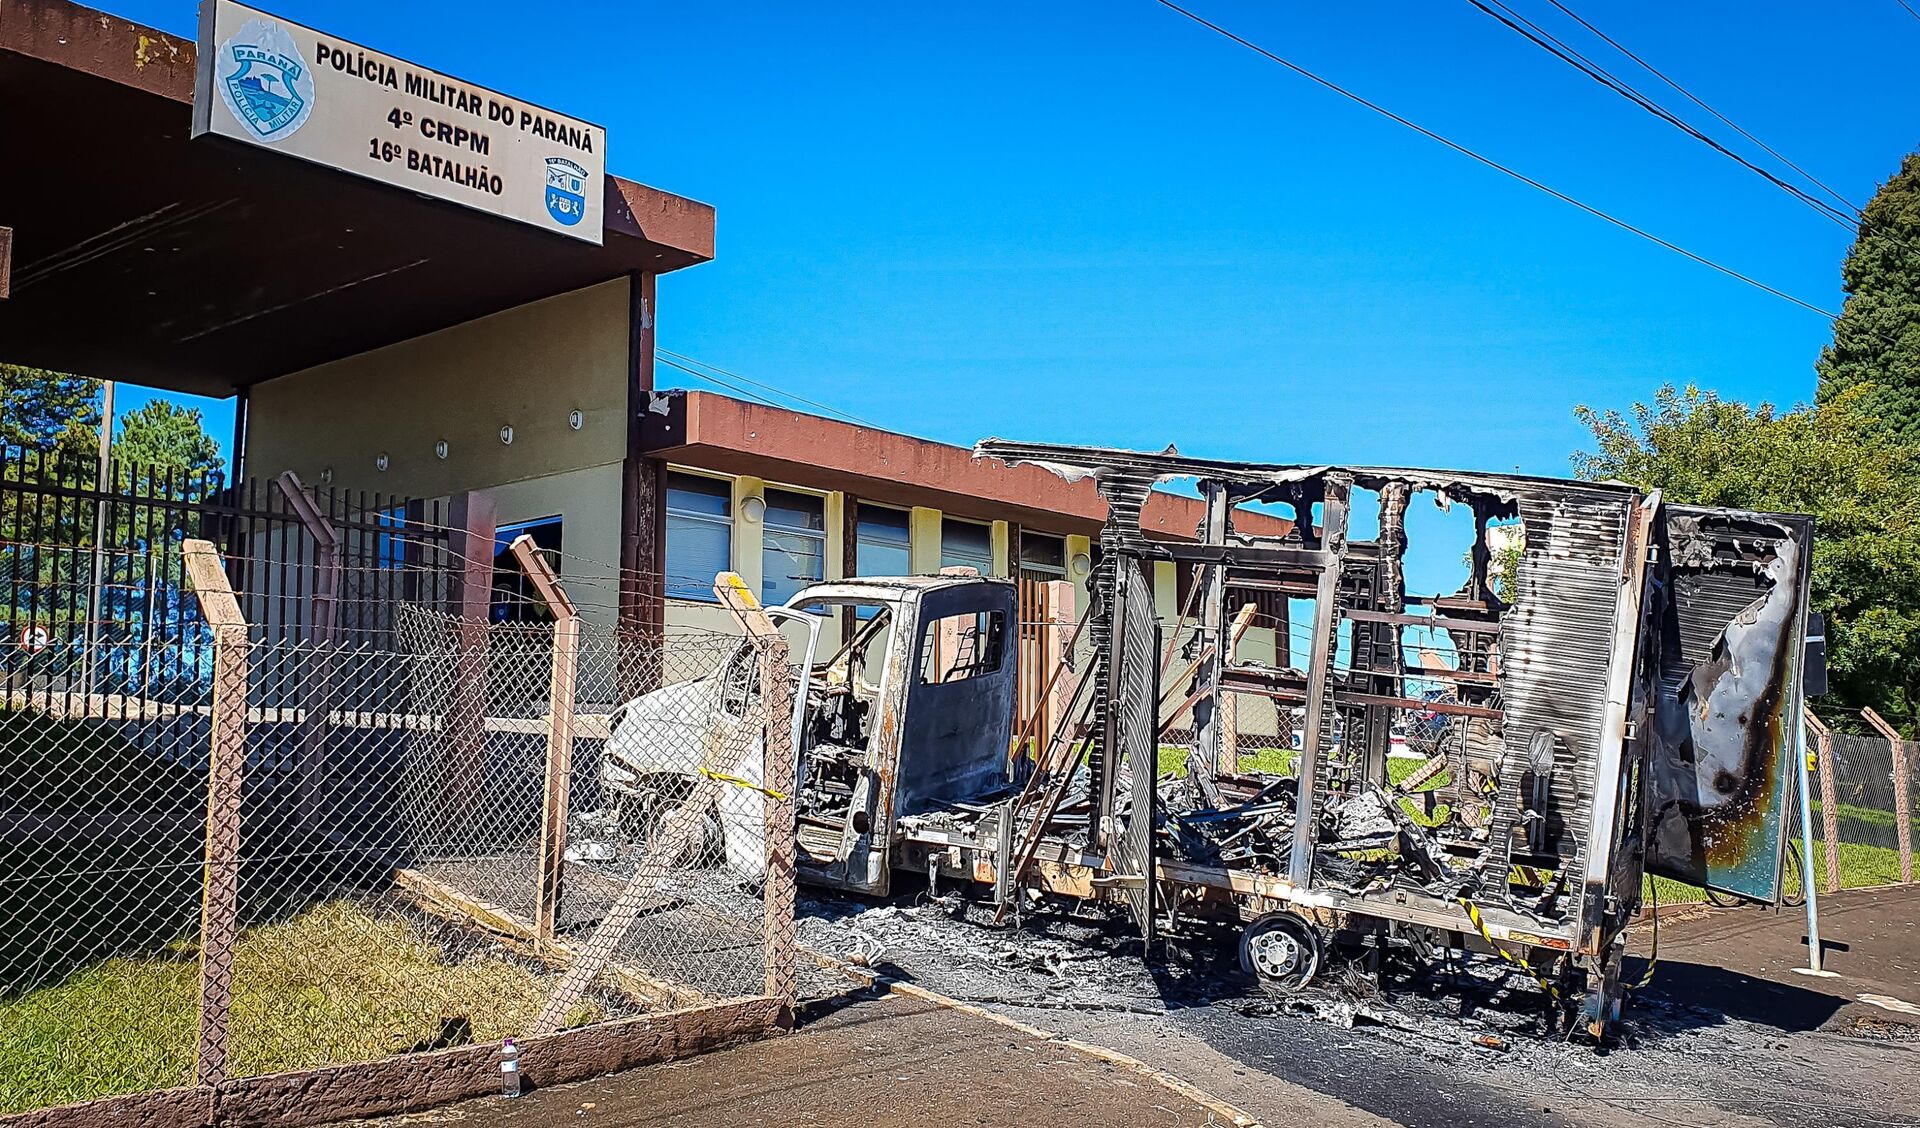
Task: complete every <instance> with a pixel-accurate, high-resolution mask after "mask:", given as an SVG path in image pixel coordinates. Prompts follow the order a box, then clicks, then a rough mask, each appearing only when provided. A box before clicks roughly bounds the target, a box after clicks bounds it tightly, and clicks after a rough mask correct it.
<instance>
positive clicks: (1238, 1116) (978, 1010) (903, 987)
mask: <svg viewBox="0 0 1920 1128" xmlns="http://www.w3.org/2000/svg"><path fill="white" fill-rule="evenodd" d="M800 952H801V954H802V955H805V956H807V957H808V958H809V959H812V960H813V961H814V962H815V963H817V964H819V965H820V966H821V967H823V968H827V969H828V970H830V971H837V972H839V973H840V974H842V975H845V976H846V977H847V978H849V979H851V980H853V981H854V982H856V983H862V984H865V985H866V986H869V987H880V988H883V989H884V990H885V991H886V992H887V993H888V994H890V995H900V996H902V997H904V998H909V999H919V1000H921V1001H923V1002H928V1003H933V1004H935V1005H936V1006H941V1007H945V1008H947V1009H948V1010H955V1011H959V1012H960V1013H962V1014H968V1015H972V1016H973V1017H975V1018H983V1019H985V1020H987V1021H988V1022H991V1023H995V1024H996V1025H999V1026H1004V1027H1006V1028H1008V1029H1009V1030H1017V1031H1019V1032H1020V1033H1022V1034H1024V1035H1026V1036H1027V1037H1029V1038H1032V1039H1035V1040H1036V1041H1041V1042H1052V1043H1054V1044H1056V1045H1060V1046H1065V1047H1066V1048H1067V1049H1070V1050H1073V1051H1074V1052H1076V1053H1080V1054H1084V1055H1086V1056H1087V1057H1090V1058H1095V1059H1097V1060H1099V1061H1104V1062H1106V1063H1107V1064H1109V1065H1117V1066H1119V1067H1120V1068H1122V1069H1124V1070H1126V1071H1127V1072H1129V1073H1133V1074H1136V1075H1137V1076H1141V1077H1145V1078H1147V1079H1148V1080H1150V1081H1153V1082H1154V1083H1156V1084H1158V1085H1160V1086H1162V1087H1163V1088H1166V1089H1170V1090H1172V1091H1173V1092H1175V1093H1178V1094H1180V1095H1181V1096H1182V1097H1185V1098H1186V1099H1188V1100H1190V1101H1192V1102H1193V1103H1195V1104H1197V1105H1199V1106H1200V1107H1202V1108H1204V1109H1206V1110H1207V1111H1208V1112H1210V1113H1212V1114H1213V1115H1215V1116H1218V1117H1221V1118H1223V1119H1224V1120H1225V1122H1226V1123H1228V1124H1232V1125H1235V1128H1264V1126H1263V1125H1262V1124H1261V1123H1260V1121H1258V1120H1256V1119H1254V1118H1253V1117H1252V1116H1249V1115H1248V1114H1247V1113H1245V1112H1244V1111H1242V1110H1240V1109H1238V1108H1235V1107H1234V1106H1233V1105H1230V1104H1228V1103H1227V1102H1226V1101H1223V1100H1221V1099H1220V1098H1218V1097H1216V1096H1214V1095H1213V1094H1211V1093H1209V1092H1207V1091H1206V1090H1204V1089H1201V1088H1200V1087H1199V1086H1197V1085H1194V1084H1191V1083H1190V1082H1187V1081H1184V1080H1182V1079H1180V1078H1178V1077H1176V1076H1174V1075H1173V1074H1171V1073H1168V1072H1167V1071H1166V1070H1164V1069H1159V1068H1157V1067H1155V1066H1151V1065H1148V1064H1147V1063H1146V1062H1144V1061H1141V1060H1140V1059H1139V1058H1136V1057H1129V1056H1128V1055H1126V1054H1123V1053H1121V1052H1120V1051H1118V1050H1110V1049H1108V1048H1107V1047H1105V1046H1097V1045H1094V1044H1093V1043H1091V1042H1082V1041H1080V1040H1079V1039H1078V1038H1069V1037H1066V1036H1065V1035H1063V1034H1058V1033H1055V1032H1054V1031H1052V1030H1042V1029H1041V1028H1040V1027H1038V1026H1029V1025H1028V1024H1027V1023H1024V1022H1021V1021H1020V1020H1018V1019H1014V1018H1008V1017H1007V1016H1006V1015H1003V1014H998V1013H995V1012H994V1011H990V1010H987V1009H986V1008H985V1007H979V1006H975V1005H974V1004H972V1003H963V1002H961V1001H960V1000H959V999H955V998H950V997H948V996H946V995H942V994H940V993H939V992H938V991H929V990H928V989H927V988H925V987H921V986H919V985H917V984H913V983H905V982H902V981H901V980H898V979H894V978H891V977H889V976H885V975H877V974H875V973H874V972H871V971H868V970H866V969H865V968H860V967H855V966H854V965H852V964H850V963H847V962H846V961H845V960H839V959H835V958H834V957H832V956H827V955H822V954H820V953H819V952H814V951H809V950H808V949H806V948H801V949H800Z"/></svg>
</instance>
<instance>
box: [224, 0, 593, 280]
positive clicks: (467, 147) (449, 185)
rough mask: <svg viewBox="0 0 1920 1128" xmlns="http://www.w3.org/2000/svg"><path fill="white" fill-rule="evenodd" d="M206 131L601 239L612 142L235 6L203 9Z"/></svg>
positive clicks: (511, 101) (567, 121) (569, 121)
mask: <svg viewBox="0 0 1920 1128" xmlns="http://www.w3.org/2000/svg"><path fill="white" fill-rule="evenodd" d="M208 133H211V134H214V135H216V136H220V137H228V138H232V139H233V140H235V141H240V142H243V143H245V144H249V145H255V146H258V147H260V148H263V149H272V150H274V151H277V152H281V153H285V154H287V155H288V156H291V157H299V158H300V159H301V160H306V161H312V162H314V163H315V164H321V165H325V166H327V167H328V168H335V169H339V170H341V171H342V172H350V173H353V174H354V175H356V176H364V177H366V178H368V179H369V180H378V181H380V182H381V183H383V184H392V185H394V186H396V187H400V188H407V189H411V190H412V191H415V192H419V193H421V194H422V195H427V196H432V197H435V198H437V199H442V200H450V201H452V202H453V203H456V204H464V205H466V206H467V207H470V208H476V209H478V210H480V211H484V212H489V213H491V214H493V215H498V216H502V217H504V218H507V219H515V220H519V221H520V222H522V223H529V224H532V225H533V226H535V227H539V228H543V229H545V230H548V231H553V232H556V233H558V234H561V235H568V236H572V237H573V238H576V239H584V240H586V241H587V242H589V243H596V244H597V243H599V242H600V240H601V224H602V219H603V217H602V212H603V210H604V207H605V195H604V193H605V191H606V183H605V179H606V151H607V132H606V130H604V129H602V128H600V127H599V126H597V125H591V124H588V123H587V122H584V121H581V120H580V119H578V118H572V117H568V116H566V115H565V114H557V113H554V112H553V111H552V110H547V109H543V108H541V107H539V106H536V105H533V104H532V103H530V102H525V101H521V100H520V99H517V98H510V97H508V96H506V95H504V94H500V93H497V92H495V91H492V90H488V89H486V88H485V87H480V86H475V85H473V84H472V83H468V82H461V81H460V80H459V79H455V78H449V77H447V76H446V75H444V74H441V73H439V72H438V71H431V70H428V69H426V68H425V67H420V66H416V65H414V64H412V63H409V62H407V61H405V60H404V59H396V58H394V57H393V56H391V55H385V54H382V53H380V52H378V51H373V50H369V49H368V48H365V47H361V46H359V45H357V44H353V43H348V42H347V41H345V40H343V39H337V38H335V37H333V36H331V35H327V34H325V33H323V32H318V31H315V30H313V29H312V28H309V27H302V26H301V25H299V24H296V23H289V22H288V21H286V20H283V19H279V18H278V17H275V16H270V15H268V14H267V13H265V12H261V11H258V10H256V9H253V8H249V7H247V6H246V5H244V4H236V3H233V2H232V0H205V2H204V3H203V4H202V5H201V7H200V53H199V67H198V73H197V74H196V76H195V85H194V95H193V135H194V136H195V137H200V136H202V135H204V134H208Z"/></svg>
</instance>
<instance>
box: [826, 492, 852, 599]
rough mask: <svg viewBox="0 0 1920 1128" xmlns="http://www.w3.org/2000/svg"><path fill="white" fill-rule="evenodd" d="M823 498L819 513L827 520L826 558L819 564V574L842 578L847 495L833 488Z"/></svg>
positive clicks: (845, 542)
mask: <svg viewBox="0 0 1920 1128" xmlns="http://www.w3.org/2000/svg"><path fill="white" fill-rule="evenodd" d="M824 500H825V504H824V505H823V506H822V507H821V515H822V516H823V517H825V518H826V521H827V559H826V560H825V561H824V562H823V563H822V565H821V568H822V571H821V575H822V576H824V577H825V578H827V579H829V580H843V579H846V573H847V495H846V494H844V493H841V492H840V491H839V490H835V491H833V492H832V493H830V494H828V495H827V496H826V498H825V499H824Z"/></svg>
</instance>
